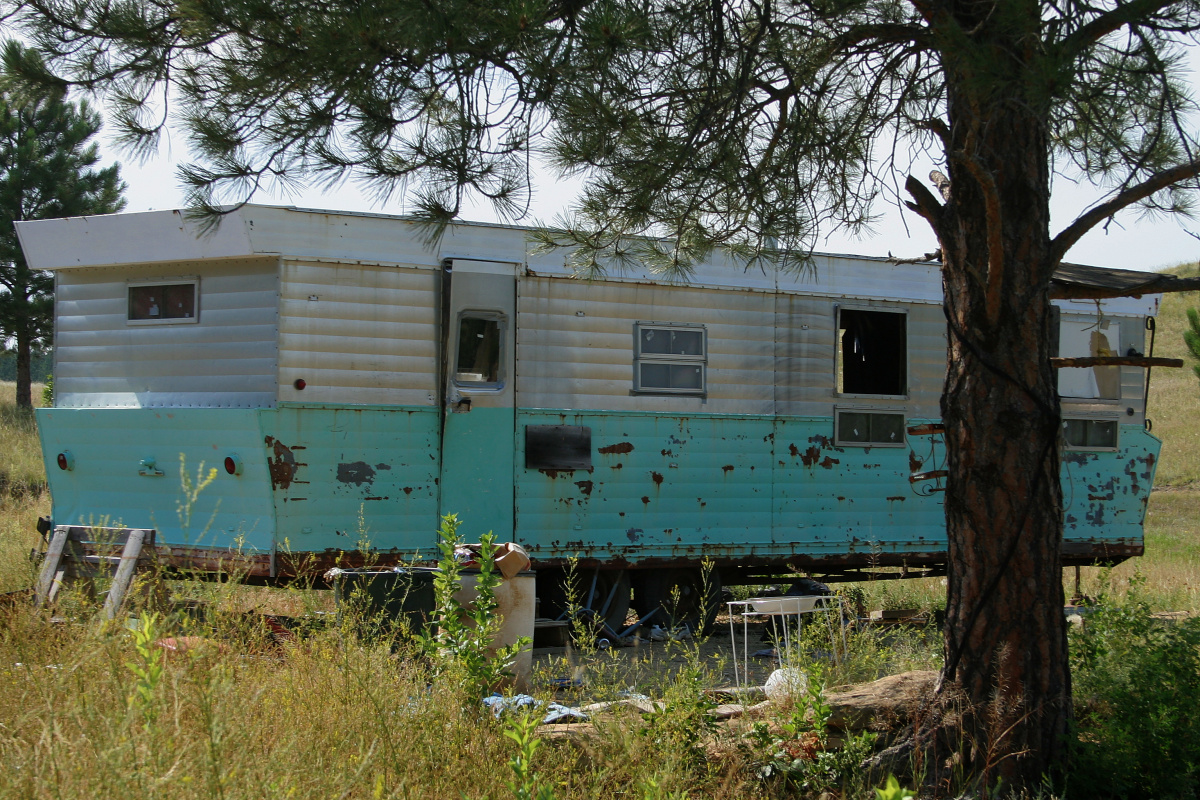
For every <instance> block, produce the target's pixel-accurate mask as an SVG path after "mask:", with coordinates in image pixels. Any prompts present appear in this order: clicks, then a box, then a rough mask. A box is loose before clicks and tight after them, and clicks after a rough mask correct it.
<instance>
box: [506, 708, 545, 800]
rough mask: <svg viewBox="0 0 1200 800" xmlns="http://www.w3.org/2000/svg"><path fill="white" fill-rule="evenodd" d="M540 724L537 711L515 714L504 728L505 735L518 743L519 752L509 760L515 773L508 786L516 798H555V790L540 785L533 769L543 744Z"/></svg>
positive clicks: (532, 799)
mask: <svg viewBox="0 0 1200 800" xmlns="http://www.w3.org/2000/svg"><path fill="white" fill-rule="evenodd" d="M538 724H539V721H538V715H537V714H536V713H532V714H523V715H515V714H514V715H513V716H512V717H511V718H510V720H509V722H508V724H507V726H506V727H505V729H504V735H505V736H506V737H507V738H509V739H512V740H513V741H514V742H516V744H517V752H516V753H514V754H513V757H512V758H510V759H509V760H508V766H509V769H511V770H512V773H513V780H512V781H509V782H508V788H509V789H510V790H511V791H512V796H513V798H514V799H515V800H554V790H553V789H552V788H551V787H550V786H547V785H545V784H541V785H539V780H538V775H537V773H535V772H534V771H533V755H534V753H536V752H537V751H538V747H539V746H540V745H541V744H542V741H541V739H539V738H538V737H537V727H538Z"/></svg>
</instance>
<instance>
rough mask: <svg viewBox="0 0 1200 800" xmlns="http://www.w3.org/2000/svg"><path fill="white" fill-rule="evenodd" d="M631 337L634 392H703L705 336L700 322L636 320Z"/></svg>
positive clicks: (706, 348)
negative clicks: (689, 323)
mask: <svg viewBox="0 0 1200 800" xmlns="http://www.w3.org/2000/svg"><path fill="white" fill-rule="evenodd" d="M634 339H635V343H634V364H633V373H634V377H633V388H634V391H636V392H644V393H648V394H704V391H705V374H704V371H705V364H706V361H707V360H708V336H707V331H706V330H705V328H704V326H703V325H683V324H658V323H650V322H639V323H637V325H635V326H634Z"/></svg>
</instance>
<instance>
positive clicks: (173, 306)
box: [129, 281, 197, 322]
mask: <svg viewBox="0 0 1200 800" xmlns="http://www.w3.org/2000/svg"><path fill="white" fill-rule="evenodd" d="M196 289H197V281H187V282H186V283H152V284H135V285H132V286H130V287H129V321H130V322H195V321H196V294H197V291H196Z"/></svg>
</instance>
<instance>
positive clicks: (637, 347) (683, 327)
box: [633, 320, 708, 397]
mask: <svg viewBox="0 0 1200 800" xmlns="http://www.w3.org/2000/svg"><path fill="white" fill-rule="evenodd" d="M645 329H653V330H656V331H689V332H695V331H699V332H700V350H701V354H700V355H698V356H687V355H674V354H671V353H643V352H642V331H643V330H645ZM644 364H659V365H668V366H680V367H683V366H688V367H699V368H700V388H698V389H692V388H686V387H684V388H670V387H658V386H650V387H647V386H643V385H642V366H643V365H644ZM633 393H634V394H643V395H679V396H685V397H706V396H707V395H708V326H706V325H704V324H703V323H699V322H654V321H650V320H638V321H637V322H635V323H634V324H633Z"/></svg>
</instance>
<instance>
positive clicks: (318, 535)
mask: <svg viewBox="0 0 1200 800" xmlns="http://www.w3.org/2000/svg"><path fill="white" fill-rule="evenodd" d="M259 413H260V415H261V424H262V432H261V435H260V436H259V437H258V446H259V447H260V448H261V449H262V451H263V453H264V454H267V455H268V456H269V457H270V459H271V462H272V470H273V473H274V493H273V495H274V504H275V514H276V518H277V520H278V531H277V534H276V537H277V541H278V543H279V547H280V549H281V550H282V549H285V548H286V549H288V550H291V551H293V552H320V551H323V550H354V549H356V548H357V547H358V546H359V543H360V542H364V541H365V542H369V543H370V545H371V546H372V547H375V548H379V549H383V550H391V549H401V550H404V551H405V552H409V553H412V552H416V551H420V552H421V553H423V554H425V555H426V556H432V554H433V550H434V545H435V543H436V542H435V538H436V537H435V533H434V531H435V530H436V526H437V511H438V482H439V471H440V467H441V464H440V462H439V460H438V434H439V429H440V425H439V423H438V416H437V410H436V409H434V408H431V407H428V406H426V407H419V406H414V407H408V408H404V407H396V408H378V407H341V408H338V407H333V406H315V407H313V406H299V405H284V406H281V407H280V408H278V409H274V410H271V409H263V410H262V411H260V412H259ZM293 465H294V469H293ZM268 488H270V485H268Z"/></svg>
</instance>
